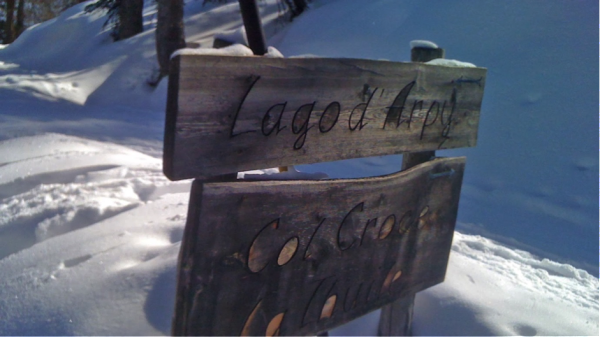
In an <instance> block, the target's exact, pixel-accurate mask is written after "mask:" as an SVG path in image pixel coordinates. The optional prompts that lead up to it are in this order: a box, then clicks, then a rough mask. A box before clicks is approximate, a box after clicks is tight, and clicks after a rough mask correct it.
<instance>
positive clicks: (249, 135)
mask: <svg viewBox="0 0 600 337" xmlns="http://www.w3.org/2000/svg"><path fill="white" fill-rule="evenodd" d="M171 66H172V67H173V69H172V72H171V74H172V75H171V76H170V78H169V93H168V103H167V121H166V132H165V148H164V171H165V174H166V175H167V177H169V178H170V179H172V180H179V179H186V178H193V177H208V176H214V175H220V174H225V173H232V172H238V171H244V170H250V169H259V168H267V167H275V166H281V165H294V164H307V163H315V162H323V161H333V160H340V159H348V158H358V157H368V156H376V155H387V154H395V153H401V152H411V151H412V152H414V151H428V150H438V149H445V148H457V147H471V146H475V143H476V140H477V127H478V123H479V112H480V108H481V101H482V98H483V90H484V85H485V76H486V69H483V68H454V67H444V66H434V65H427V64H421V63H399V62H388V61H371V60H357V59H322V58H306V59H303V58H291V59H283V58H265V57H234V56H208V55H206V56H198V55H180V56H177V57H175V58H174V59H173V60H172V65H171Z"/></svg>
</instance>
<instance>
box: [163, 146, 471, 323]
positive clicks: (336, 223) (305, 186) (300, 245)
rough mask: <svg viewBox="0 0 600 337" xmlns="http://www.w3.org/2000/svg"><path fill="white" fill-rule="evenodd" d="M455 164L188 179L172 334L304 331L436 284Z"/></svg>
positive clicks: (445, 250) (456, 181)
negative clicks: (279, 177)
mask: <svg viewBox="0 0 600 337" xmlns="http://www.w3.org/2000/svg"><path fill="white" fill-rule="evenodd" d="M464 165H465V159H464V158H448V159H436V160H433V161H430V162H427V163H424V164H421V165H419V166H416V167H414V168H412V169H410V170H407V171H403V172H399V173H396V174H393V175H389V176H383V177H375V178H365V179H352V180H325V181H263V182H230V183H206V184H194V185H193V188H194V190H193V191H192V195H193V196H196V197H195V198H192V201H194V202H195V204H190V207H195V208H196V209H197V210H196V211H190V215H191V216H193V218H192V219H190V220H189V221H188V224H187V226H193V227H194V228H197V230H195V231H194V234H195V235H196V236H195V237H194V238H193V239H190V240H186V241H184V242H183V246H182V252H188V253H187V254H186V256H185V257H182V261H180V264H181V270H182V273H181V275H180V278H179V281H178V296H177V304H176V307H177V308H178V309H177V310H179V312H178V313H179V314H181V315H182V316H183V317H182V318H179V319H178V323H179V326H178V327H177V328H176V329H175V330H174V331H173V333H174V334H175V335H275V334H280V335H300V334H315V333H318V332H321V331H326V330H328V329H331V328H334V327H336V326H338V325H341V324H343V323H345V322H348V321H350V320H352V319H354V318H356V317H358V316H361V315H363V314H366V313H368V312H370V311H372V310H375V309H377V308H379V307H381V306H383V305H386V304H388V303H391V302H392V301H394V300H395V299H398V298H402V297H406V296H409V297H410V296H412V295H413V294H414V293H416V292H418V291H420V290H422V289H425V288H427V287H430V286H432V285H435V284H437V283H440V282H442V281H443V279H444V275H445V271H446V265H447V261H448V254H449V251H450V247H451V243H452V235H453V230H454V225H455V221H456V214H457V210H458V199H459V194H460V187H461V183H462V176H463V171H464ZM188 245H189V246H190V247H188Z"/></svg>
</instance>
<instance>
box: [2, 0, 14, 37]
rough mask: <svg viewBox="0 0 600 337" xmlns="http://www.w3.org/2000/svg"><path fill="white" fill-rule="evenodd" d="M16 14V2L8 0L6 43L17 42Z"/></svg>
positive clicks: (5, 28) (5, 26)
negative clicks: (15, 29)
mask: <svg viewBox="0 0 600 337" xmlns="http://www.w3.org/2000/svg"><path fill="white" fill-rule="evenodd" d="M14 12H15V0H6V22H5V23H4V31H5V34H6V35H5V39H4V43H11V42H13V41H14V40H15V31H14Z"/></svg>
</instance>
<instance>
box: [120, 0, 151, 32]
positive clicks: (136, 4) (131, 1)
mask: <svg viewBox="0 0 600 337" xmlns="http://www.w3.org/2000/svg"><path fill="white" fill-rule="evenodd" d="M143 9H144V0H121V1H120V5H119V9H118V11H119V13H118V15H119V28H118V31H117V38H116V40H123V39H127V38H129V37H132V36H134V35H136V34H138V33H141V32H143V31H144V24H143V17H142V10H143Z"/></svg>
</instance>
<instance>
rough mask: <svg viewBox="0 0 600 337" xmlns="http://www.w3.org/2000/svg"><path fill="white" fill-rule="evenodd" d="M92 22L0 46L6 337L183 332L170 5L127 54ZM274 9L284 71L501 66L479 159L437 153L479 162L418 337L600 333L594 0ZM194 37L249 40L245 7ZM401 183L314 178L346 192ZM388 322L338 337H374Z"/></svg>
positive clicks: (389, 2) (231, 9)
mask: <svg viewBox="0 0 600 337" xmlns="http://www.w3.org/2000/svg"><path fill="white" fill-rule="evenodd" d="M84 6H85V4H81V5H77V6H75V7H73V8H70V9H68V10H66V11H65V12H64V13H62V15H61V16H59V17H58V18H56V19H53V20H50V21H48V22H45V23H42V24H39V25H37V26H34V27H32V28H30V29H28V30H27V31H26V32H25V33H24V34H23V35H22V36H21V37H19V39H18V40H17V41H15V42H14V43H13V44H11V45H8V46H0V102H2V105H0V274H1V275H3V276H2V278H0V322H2V324H0V334H1V335H75V334H76V335H91V334H94V335H139V334H141V335H166V334H169V331H170V324H171V323H170V317H171V314H172V311H173V301H174V289H175V270H176V263H177V254H178V251H179V247H180V242H181V236H182V233H183V225H184V223H185V217H186V212H187V203H188V197H189V188H190V181H183V182H177V183H174V182H169V181H168V180H167V179H166V178H165V177H164V176H163V174H162V171H161V159H159V158H161V155H162V137H163V132H164V131H163V128H164V113H165V112H164V107H165V102H166V80H163V81H162V82H161V83H160V84H159V86H158V87H157V88H156V89H153V88H150V87H149V86H148V85H146V79H148V78H149V77H150V76H152V74H153V73H154V72H155V71H156V68H157V64H156V60H155V58H156V54H155V50H154V26H155V24H156V11H155V7H154V5H152V3H151V2H148V1H147V3H146V7H145V9H144V18H145V21H144V22H145V23H144V27H145V31H144V32H143V33H142V34H139V35H137V36H135V37H132V38H130V39H127V40H124V41H120V42H116V43H113V42H111V40H110V37H109V32H108V31H107V30H103V29H102V24H103V23H104V20H105V17H103V16H102V15H100V14H99V13H94V14H84V13H83V12H82V10H83V7H84ZM260 8H261V15H262V17H263V20H264V24H265V27H266V28H265V29H266V31H267V34H268V37H269V44H270V45H273V46H275V47H276V48H277V49H278V50H279V51H280V52H282V53H283V55H285V56H286V57H287V56H294V55H319V56H325V57H352V58H370V59H388V60H393V61H407V60H409V58H410V57H409V52H410V47H409V42H410V41H411V40H416V39H424V40H431V41H434V42H435V43H437V44H438V45H439V46H440V47H442V48H445V49H446V57H447V58H450V59H459V60H462V61H467V62H472V63H474V64H476V65H477V66H482V67H486V68H488V78H487V80H486V89H485V96H484V101H483V109H482V119H481V123H480V127H479V142H478V145H477V147H475V148H471V149H457V150H448V151H439V152H438V155H441V156H453V155H466V156H467V157H468V162H467V168H466V172H465V178H464V184H463V192H462V195H461V203H460V209H459V216H458V224H457V225H458V226H457V227H458V232H457V233H456V234H455V237H454V244H453V248H452V253H451V257H450V264H449V267H448V272H447V277H446V281H445V282H444V283H443V284H440V285H438V286H435V287H433V288H430V289H428V290H426V291H423V292H421V293H419V294H418V295H417V298H416V303H415V315H414V333H415V334H417V335H440V334H443V335H598V334H599V323H598V297H599V292H598V278H597V277H598V271H597V270H598V260H596V255H595V254H596V253H595V251H596V250H595V249H596V247H595V245H596V243H595V236H596V230H597V227H596V223H595V200H596V195H595V189H594V188H593V186H595V181H592V180H593V179H595V170H597V169H598V166H597V165H598V164H597V162H596V152H595V151H596V149H595V142H594V143H592V136H593V137H595V129H594V130H593V128H595V127H594V125H595V116H596V115H595V111H596V107H595V101H593V100H592V99H591V97H595V95H596V94H595V92H594V93H592V91H593V90H595V82H594V83H592V80H593V81H595V74H596V70H598V69H597V68H596V63H595V57H596V56H595V55H596V51H595V40H594V41H592V37H594V38H595V29H596V28H595V27H596V26H595V25H596V23H597V21H596V19H595V12H596V11H598V3H597V2H593V1H579V2H570V1H566V0H565V1H562V0H561V1H559V0H552V1H545V2H534V1H529V2H523V1H518V0H506V1H492V0H485V1H477V2H473V1H467V0H456V1H451V2H450V1H440V0H438V1H436V0H425V1H423V0H402V1H398V0H369V1H368V0H343V1H342V0H314V1H313V2H312V5H311V8H310V9H309V10H308V11H307V12H306V13H304V14H303V15H302V16H300V17H299V18H297V19H295V20H294V22H293V23H291V24H286V23H284V22H283V20H281V18H280V17H279V16H278V8H277V4H276V1H274V0H265V1H260ZM185 24H186V37H187V41H188V42H190V43H195V44H196V45H200V46H201V47H210V46H211V44H212V39H213V36H214V34H230V35H239V34H240V30H239V28H240V26H241V17H240V13H239V8H238V6H237V2H236V1H233V0H230V1H228V2H227V3H221V4H207V5H206V6H202V1H195V0H193V1H191V0H190V1H186V6H185ZM592 42H593V43H592ZM592 44H593V45H592ZM592 58H594V59H593V60H592ZM592 105H594V106H592ZM592 119H594V120H592ZM594 141H595V140H594ZM592 151H593V152H592ZM400 165H401V156H387V157H374V158H365V159H359V160H348V161H341V162H332V163H321V164H315V165H302V166H299V167H297V168H298V169H299V170H301V171H303V172H325V173H326V174H327V175H329V176H330V177H333V178H337V177H364V176H373V175H382V174H388V173H392V172H394V171H397V170H398V169H399V167H400ZM377 321H378V311H375V312H373V313H371V314H369V315H366V316H365V317H363V318H361V319H358V320H356V321H354V322H351V323H348V324H347V325H345V326H342V327H340V328H338V329H335V330H333V331H331V334H332V335H373V334H376V330H377Z"/></svg>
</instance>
